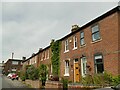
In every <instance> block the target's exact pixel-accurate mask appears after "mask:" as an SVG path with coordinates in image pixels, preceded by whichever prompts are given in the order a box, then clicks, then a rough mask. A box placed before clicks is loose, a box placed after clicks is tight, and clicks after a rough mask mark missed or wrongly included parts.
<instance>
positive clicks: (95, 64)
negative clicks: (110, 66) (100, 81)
mask: <svg viewBox="0 0 120 90" xmlns="http://www.w3.org/2000/svg"><path fill="white" fill-rule="evenodd" d="M95 56H102V62H100V63H96V60H97V59H95ZM99 64H102V65H103V72H104V71H105V69H104V59H103V55H102V53H97V54H94V69H95V73H100V72H98V70H97V65H99ZM103 72H102V73H103Z"/></svg>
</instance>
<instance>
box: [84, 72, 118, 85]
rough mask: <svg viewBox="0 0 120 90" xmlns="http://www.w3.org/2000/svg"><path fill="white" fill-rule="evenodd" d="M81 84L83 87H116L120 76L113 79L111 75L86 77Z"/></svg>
mask: <svg viewBox="0 0 120 90" xmlns="http://www.w3.org/2000/svg"><path fill="white" fill-rule="evenodd" d="M82 84H84V85H98V86H106V85H107V86H108V85H117V84H120V75H119V76H115V77H113V76H112V75H111V74H108V73H106V72H105V73H103V74H94V75H93V76H92V75H87V76H86V77H84V78H82Z"/></svg>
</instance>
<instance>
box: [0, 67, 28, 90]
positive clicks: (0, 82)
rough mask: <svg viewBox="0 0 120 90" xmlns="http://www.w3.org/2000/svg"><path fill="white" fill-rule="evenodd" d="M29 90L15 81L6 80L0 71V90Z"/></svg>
mask: <svg viewBox="0 0 120 90" xmlns="http://www.w3.org/2000/svg"><path fill="white" fill-rule="evenodd" d="M13 89H15V90H18V89H20V90H23V89H25V90H29V89H28V87H27V86H26V85H25V84H23V83H21V82H20V81H17V80H11V79H9V78H7V77H6V76H4V75H2V72H1V69H0V90H13Z"/></svg>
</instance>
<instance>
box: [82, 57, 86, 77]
mask: <svg viewBox="0 0 120 90" xmlns="http://www.w3.org/2000/svg"><path fill="white" fill-rule="evenodd" d="M80 59H81V69H82V70H81V75H82V77H85V76H86V74H87V58H86V56H82V57H81V58H80ZM83 59H84V60H85V61H84V63H86V69H85V73H84V71H83Z"/></svg>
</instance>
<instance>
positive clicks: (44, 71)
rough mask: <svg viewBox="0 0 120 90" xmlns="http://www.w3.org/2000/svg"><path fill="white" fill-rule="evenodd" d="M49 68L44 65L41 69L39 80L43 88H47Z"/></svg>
mask: <svg viewBox="0 0 120 90" xmlns="http://www.w3.org/2000/svg"><path fill="white" fill-rule="evenodd" d="M47 73H48V72H47V66H46V65H44V64H41V65H40V67H39V79H40V81H41V82H42V86H45V82H46V79H47Z"/></svg>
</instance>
